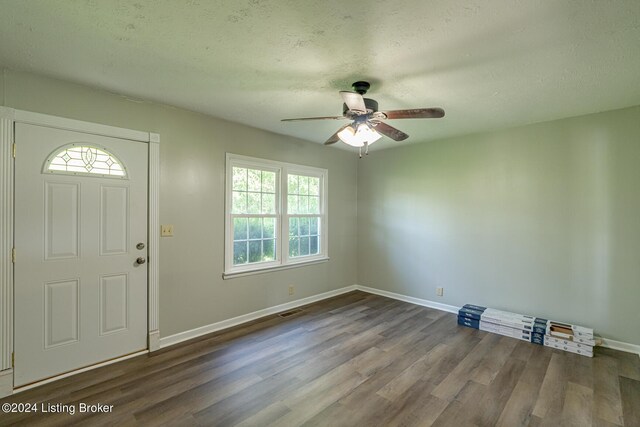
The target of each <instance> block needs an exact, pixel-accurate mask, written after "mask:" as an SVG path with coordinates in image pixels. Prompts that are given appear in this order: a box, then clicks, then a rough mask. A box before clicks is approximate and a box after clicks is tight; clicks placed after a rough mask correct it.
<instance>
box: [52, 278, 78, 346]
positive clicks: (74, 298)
mask: <svg viewBox="0 0 640 427" xmlns="http://www.w3.org/2000/svg"><path fill="white" fill-rule="evenodd" d="M79 294H80V281H79V280H78V279H71V280H63V281H58V282H49V283H45V285H44V330H45V340H44V341H45V343H44V347H45V348H51V347H55V346H58V345H62V344H69V343H73V342H76V341H78V335H79V334H78V332H79V330H80V322H79V319H78V308H79V305H80V298H79Z"/></svg>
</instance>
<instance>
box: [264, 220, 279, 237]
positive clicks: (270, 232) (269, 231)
mask: <svg viewBox="0 0 640 427" xmlns="http://www.w3.org/2000/svg"><path fill="white" fill-rule="evenodd" d="M262 224H263V227H262V235H263V237H264V238H265V239H269V238H273V237H275V230H276V219H275V218H263V220H262Z"/></svg>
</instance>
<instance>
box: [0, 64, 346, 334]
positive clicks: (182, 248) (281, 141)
mask: <svg viewBox="0 0 640 427" xmlns="http://www.w3.org/2000/svg"><path fill="white" fill-rule="evenodd" d="M3 74H4V98H2V97H0V99H4V104H5V106H7V107H12V108H16V109H21V110H28V111H35V112H38V113H45V114H52V115H57V116H62V117H69V118H73V119H78V120H86V121H90V122H96V123H102V124H107V125H112V126H120V127H125V128H131V129H138V130H144V131H150V132H157V133H159V134H160V138H161V143H160V168H161V172H160V222H161V223H163V224H173V225H174V237H171V238H161V239H160V334H161V336H162V337H166V336H168V335H172V334H175V333H177V332H182V331H186V330H189V329H193V328H197V327H200V326H204V325H208V324H211V323H214V322H218V321H221V320H225V319H228V318H231V317H235V316H239V315H242V314H246V313H250V312H253V311H256V310H260V309H263V308H267V307H271V306H274V305H277V304H282V303H285V302H288V301H291V300H295V299H298V298H303V297H307V296H311V295H317V294H319V293H322V292H327V291H330V290H332V289H337V288H341V287H344V286H349V285H353V284H354V283H356V273H357V268H356V264H355V260H354V259H353V257H352V254H353V253H355V250H356V180H357V176H356V168H357V156H355V155H354V154H353V153H349V152H346V151H343V150H338V149H326V148H325V147H323V146H321V145H319V144H314V143H310V142H306V141H301V140H299V139H295V138H289V137H285V136H282V135H276V134H274V133H270V132H265V131H262V130H258V129H255V128H250V127H247V126H243V125H239V124H236V123H231V122H227V121H224V120H219V119H215V118H212V117H209V116H206V115H202V114H198V113H194V112H190V111H186V110H182V109H178V108H174V107H170V106H165V105H160V104H154V103H147V102H142V101H137V100H131V99H128V98H126V97H123V96H119V95H115V94H110V93H107V92H104V91H101V90H97V89H92V88H88V87H85V86H80V85H75V84H71V83H67V82H63V81H59V80H54V79H49V78H44V77H39V76H35V75H31V74H27V73H20V72H13V71H10V70H6V71H5V72H4V73H3ZM0 86H2V85H0ZM211 102H215V99H212V101H211ZM226 152H232V153H236V154H243V155H247V156H255V157H262V158H266V159H275V160H280V161H285V162H292V163H299V164H304V165H309V166H316V167H322V168H327V169H328V170H329V202H328V204H329V206H330V209H331V214H330V217H329V222H330V228H329V256H330V257H331V260H330V261H328V262H324V263H320V264H315V265H310V266H305V267H298V268H293V269H289V270H282V271H278V272H271V273H265V274H259V275H253V276H244V277H239V278H234V279H229V280H222V271H223V263H224V260H223V253H224V179H225V174H224V168H225V153H226ZM289 285H294V286H295V289H296V292H295V295H294V296H289V294H288V286H289Z"/></svg>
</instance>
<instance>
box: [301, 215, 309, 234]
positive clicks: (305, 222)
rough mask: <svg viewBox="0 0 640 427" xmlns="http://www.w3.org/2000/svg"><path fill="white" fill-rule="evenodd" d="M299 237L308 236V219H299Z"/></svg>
mask: <svg viewBox="0 0 640 427" xmlns="http://www.w3.org/2000/svg"><path fill="white" fill-rule="evenodd" d="M300 235H301V236H308V235H309V218H300Z"/></svg>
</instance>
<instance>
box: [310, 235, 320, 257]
mask: <svg viewBox="0 0 640 427" xmlns="http://www.w3.org/2000/svg"><path fill="white" fill-rule="evenodd" d="M318 249H319V248H318V237H317V236H312V237H310V238H309V255H317V254H318V252H319V251H318Z"/></svg>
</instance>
